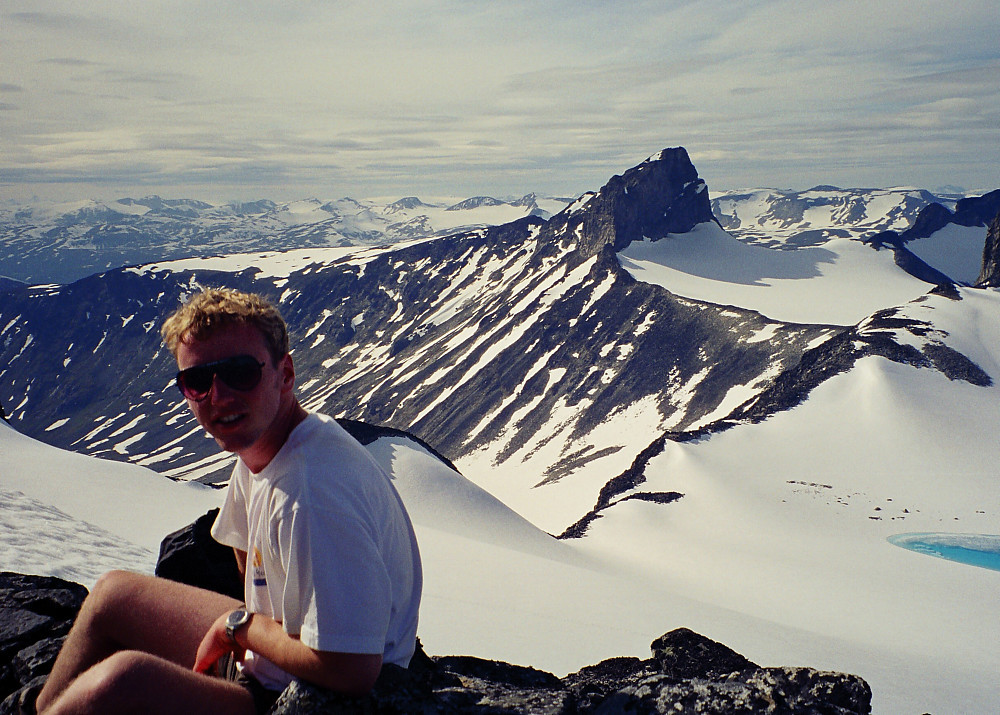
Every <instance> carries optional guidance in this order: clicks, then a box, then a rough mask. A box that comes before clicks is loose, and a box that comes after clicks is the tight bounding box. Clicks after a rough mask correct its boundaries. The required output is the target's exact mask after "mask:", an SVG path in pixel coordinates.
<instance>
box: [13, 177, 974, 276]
mask: <svg viewBox="0 0 1000 715" xmlns="http://www.w3.org/2000/svg"><path fill="white" fill-rule="evenodd" d="M964 198H967V197H966V195H964V194H954V193H951V194H933V193H931V192H929V191H925V190H922V189H913V188H893V189H840V188H837V187H833V186H817V187H814V188H812V189H809V190H807V191H781V190H777V189H755V190H746V191H724V192H721V193H718V194H713V197H712V199H711V209H712V213H713V214H714V215H715V217H716V219H717V220H718V221H719V223H720V224H721V225H722V227H723V228H725V229H726V230H727V231H728V232H729V233H730V234H731V235H733V236H734V237H736V238H738V239H740V240H742V241H744V242H747V243H752V244H755V245H761V246H768V247H778V248H780V247H786V248H794V247H802V246H809V245H819V244H822V243H824V242H825V241H828V240H830V239H831V238H836V237H843V238H865V237H870V236H873V235H877V234H880V233H883V232H886V231H895V232H902V231H905V230H907V229H909V228H910V227H912V226H913V225H914V223H915V222H916V219H917V216H918V215H919V213H920V212H921V210H923V209H924V208H925V207H927V206H930V205H934V204H936V205H937V206H938V207H939V209H940V210H943V211H945V212H948V211H950V210H953V209H954V207H955V205H956V203H957V202H958V201H960V200H961V199H964ZM572 201H573V199H570V198H556V197H539V196H536V195H535V194H526V195H525V196H522V197H521V198H519V199H509V200H501V199H496V198H493V197H489V196H477V197H473V198H468V199H464V200H457V199H456V200H447V201H440V200H435V201H429V202H424V201H422V200H421V199H419V198H417V197H415V196H410V197H405V198H401V199H399V200H396V201H392V202H379V201H370V200H355V199H351V198H343V199H339V200H334V201H321V200H319V199H315V198H308V199H302V200H299V201H292V202H285V203H276V202H274V201H270V200H266V199H264V200H259V201H252V202H233V203H228V204H221V205H216V204H210V203H206V202H204V201H198V200H194V199H164V198H161V197H159V196H146V197H144V198H138V199H136V198H120V199H117V200H113V201H96V200H95V201H84V202H75V203H40V204H33V205H11V206H8V207H5V208H0V290H2V289H4V287H5V286H6V285H11V284H12V283H11V282H12V281H13V282H15V283H16V282H23V283H33V284H39V283H71V282H73V281H74V280H78V279H80V278H85V277H86V276H89V275H92V274H94V273H100V272H102V271H105V270H110V269H113V268H120V267H122V266H132V265H141V264H145V263H149V262H152V261H162V260H172V259H180V258H192V257H203V256H215V255H224V254H231V253H256V252H261V251H287V250H291V249H296V248H318V247H332V246H341V247H343V246H384V245H389V244H392V243H396V242H398V241H401V240H409V239H414V238H422V237H429V236H441V235H447V234H453V233H458V232H461V231H463V230H471V229H473V228H479V227H484V226H494V225H500V224H504V223H509V222H511V221H515V220H517V219H519V218H523V217H525V216H529V215H530V216H537V217H539V218H543V219H545V218H549V217H551V216H552V215H554V214H556V213H558V212H559V211H561V210H562V209H564V208H565V207H566V206H567V205H568V204H570V203H572ZM938 213H940V211H939V212H938Z"/></svg>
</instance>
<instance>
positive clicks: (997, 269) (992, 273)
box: [976, 212, 1000, 288]
mask: <svg viewBox="0 0 1000 715" xmlns="http://www.w3.org/2000/svg"><path fill="white" fill-rule="evenodd" d="M976 286H977V287H978V288H1000V212H998V213H997V215H996V216H994V217H993V221H992V222H991V223H990V227H989V229H988V230H987V232H986V245H985V246H983V268H982V270H981V271H980V273H979V280H977V281H976Z"/></svg>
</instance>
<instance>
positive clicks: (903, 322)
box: [559, 219, 1000, 538]
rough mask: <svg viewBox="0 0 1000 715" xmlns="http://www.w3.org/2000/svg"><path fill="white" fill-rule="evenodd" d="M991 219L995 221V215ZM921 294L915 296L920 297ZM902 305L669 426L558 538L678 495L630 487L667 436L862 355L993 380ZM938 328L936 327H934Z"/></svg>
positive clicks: (722, 423) (680, 437) (821, 376)
mask: <svg viewBox="0 0 1000 715" xmlns="http://www.w3.org/2000/svg"><path fill="white" fill-rule="evenodd" d="M994 224H1000V219H998V221H995V222H994ZM931 293H932V294H937V295H941V296H945V297H947V298H949V299H951V300H962V298H961V295H960V294H959V293H958V291H957V290H956V289H955V287H954V286H953V285H951V284H947V285H942V286H938V287H937V288H935V289H933V290H932V291H931ZM925 299H926V296H925V297H923V298H920V299H918V301H923V300H925ZM902 310H903V309H902V308H888V309H885V310H881V311H878V312H877V313H875V314H874V315H872V316H871V317H870V318H869V319H867V320H866V321H864V322H863V323H862V324H861V325H858V326H854V327H852V328H850V329H848V330H845V331H843V332H841V333H839V334H838V335H836V336H834V337H833V338H831V339H829V340H827V341H826V342H824V343H823V344H822V345H819V346H817V347H815V348H813V349H811V350H808V351H807V352H806V353H805V354H804V355H803V356H802V359H801V360H800V361H799V363H798V364H797V365H795V366H794V367H792V368H790V369H788V370H785V371H784V372H782V373H781V374H780V375H778V376H777V377H776V378H775V379H774V381H773V382H771V384H770V385H768V387H767V388H766V389H764V390H763V391H761V393H760V394H759V395H757V396H755V397H753V398H751V399H749V400H747V401H746V402H744V403H743V404H741V405H740V406H738V407H737V408H736V409H734V410H733V411H732V412H731V413H730V414H729V415H727V416H726V417H725V418H723V419H721V420H717V421H715V422H712V423H710V424H708V425H706V426H704V427H702V428H699V429H696V430H687V431H678V430H671V431H668V432H666V433H664V434H663V435H661V436H659V437H657V438H656V439H654V440H653V441H652V442H651V443H650V444H649V446H647V447H646V448H645V449H644V450H643V451H642V452H640V453H639V454H638V455H637V456H636V458H635V460H634V461H633V463H632V464H631V465H630V466H629V468H628V469H626V470H625V471H624V472H622V473H621V474H619V475H618V476H616V477H614V478H612V479H610V480H609V481H608V482H607V484H605V485H604V487H603V488H602V489H601V491H600V494H599V496H598V499H597V503H596V504H595V505H594V507H593V508H592V509H591V510H590V511H589V512H588V513H587V514H585V515H584V516H582V517H581V518H580V519H579V520H578V521H577V522H575V523H574V524H572V525H571V526H569V527H568V528H567V529H566V530H565V531H563V533H562V534H560V535H559V538H579V537H582V536H584V535H585V534H586V532H587V528H588V527H589V526H590V524H592V523H593V521H594V520H595V519H599V518H600V517H601V514H602V512H604V511H605V510H607V509H609V508H611V507H613V506H614V505H615V504H618V503H620V502H622V501H626V500H628V499H644V500H647V501H657V502H660V503H669V502H671V501H675V500H677V499H680V498H681V497H683V494H680V493H678V492H644V491H635V490H636V489H638V488H639V487H640V485H641V484H642V483H643V482H645V480H646V478H645V476H644V472H645V469H646V466H647V465H648V464H649V462H650V460H651V459H653V458H654V457H656V456H657V455H659V454H660V453H661V452H663V450H664V449H665V447H666V443H667V441H673V442H689V441H692V440H696V439H701V438H703V437H707V436H709V435H711V434H714V433H717V432H721V431H723V430H726V429H729V428H730V427H733V426H734V425H738V424H756V423H759V422H763V421H764V420H766V419H767V418H768V417H770V416H771V415H774V414H776V413H778V412H782V411H785V410H790V409H792V408H793V407H796V406H797V405H800V404H801V403H802V402H803V401H804V400H805V399H806V397H808V395H809V393H810V392H811V391H812V390H813V389H814V388H815V387H817V386H818V385H820V384H821V383H823V382H825V381H826V380H828V379H830V378H831V377H834V376H835V375H839V374H841V373H845V372H847V371H849V370H850V369H851V368H853V367H854V365H855V363H857V361H858V360H860V359H861V358H863V357H868V356H872V355H877V356H880V357H884V358H886V359H888V360H891V361H893V362H896V363H900V364H904V365H911V366H913V367H917V368H925V369H932V370H937V371H939V372H941V373H942V374H944V375H946V376H947V377H948V378H949V379H950V380H961V381H963V382H968V383H969V384H972V385H976V386H977V387H990V386H992V385H993V380H992V378H990V376H989V375H988V374H987V373H986V372H985V371H984V370H983V369H982V368H981V367H980V366H979V365H977V364H976V363H974V362H973V361H972V360H970V359H969V358H967V357H966V356H965V355H963V354H961V353H959V352H957V351H956V350H953V349H952V348H950V347H948V346H947V345H945V344H944V343H943V342H941V340H939V339H937V337H935V335H934V333H935V330H934V328H933V326H931V325H930V324H929V323H926V322H923V321H919V320H914V319H913V318H909V317H906V316H904V315H902ZM897 331H900V332H904V333H908V334H909V336H912V337H915V338H920V339H922V340H923V341H924V342H923V345H922V346H921V347H920V348H917V347H915V346H914V345H912V344H910V342H908V341H907V340H906V339H900V340H897V339H896V337H895V336H894V333H895V332H897ZM936 332H937V333H938V334H939V333H940V331H936Z"/></svg>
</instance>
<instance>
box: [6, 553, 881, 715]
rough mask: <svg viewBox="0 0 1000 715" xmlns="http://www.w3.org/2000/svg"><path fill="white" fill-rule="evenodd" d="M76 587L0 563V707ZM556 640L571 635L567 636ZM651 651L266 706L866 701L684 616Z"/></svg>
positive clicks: (528, 707) (426, 666)
mask: <svg viewBox="0 0 1000 715" xmlns="http://www.w3.org/2000/svg"><path fill="white" fill-rule="evenodd" d="M85 594H86V589H85V588H83V587H82V586H80V585H79V584H74V583H70V582H68V581H63V580H61V579H56V578H51V577H42V576H24V575H21V574H13V573H0V604H2V606H0V699H2V702H0V715H7V714H8V713H10V714H16V713H20V712H33V707H32V705H33V703H34V698H35V695H36V694H37V692H38V690H39V689H40V688H41V685H42V683H43V682H44V681H45V677H46V675H47V674H48V672H49V671H50V670H51V668H52V662H53V660H54V659H55V654H56V652H58V648H59V646H60V645H61V643H62V640H63V638H64V637H65V634H66V632H67V631H68V630H69V626H70V624H71V623H72V620H73V618H74V617H75V614H76V612H77V610H78V609H79V606H80V603H82V601H83V597H84V595H85ZM567 647H573V646H572V644H567ZM651 647H652V657H651V658H649V659H646V660H641V659H639V658H612V659H610V660H605V661H603V662H601V663H598V664H597V665H592V666H588V667H586V668H583V669H582V670H580V671H579V672H576V673H572V674H571V675H567V676H566V677H565V678H557V677H556V676H554V675H552V674H551V673H546V672H543V671H540V670H536V669H534V668H528V667H524V666H518V665H511V664H509V663H501V662H497V661H490V660H483V659H481V658H473V657H470V656H433V657H432V656H428V655H426V654H425V653H424V651H423V650H422V649H418V651H417V654H416V655H415V656H414V658H413V662H412V663H411V665H410V667H409V668H407V669H403V668H399V667H395V666H386V667H385V668H384V669H383V672H382V675H381V676H380V677H379V681H378V683H377V684H376V686H375V689H374V691H373V692H372V694H371V695H369V696H367V697H364V698H346V697H342V696H338V695H335V694H332V693H330V692H327V691H322V690H320V689H317V688H313V687H311V686H308V685H304V684H301V683H297V682H296V683H293V684H292V685H291V686H289V688H288V689H287V690H286V691H285V692H284V693H282V695H281V698H280V699H279V700H278V702H277V704H276V705H275V706H274V708H273V709H272V710H271V712H272V713H273V714H274V715H290V714H292V713H297V714H300V715H308V714H311V713H345V714H346V713H352V714H359V713H364V714H366V715H367V714H369V713H371V714H375V713H385V714H387V715H388V714H398V715H422V714H427V715H430V714H432V713H490V714H496V715H500V714H501V713H503V714H510V713H532V714H533V715H571V714H573V713H593V714H594V715H615V714H617V713H634V714H642V713H708V714H714V713H718V714H719V715H722V714H723V713H725V714H726V715H733V714H736V715H741V714H744V713H745V714H747V715H749V714H751V713H753V714H757V713H780V714H785V713H824V714H829V715H841V714H842V715H847V714H849V713H850V714H854V713H861V714H867V713H870V712H871V689H870V688H869V687H868V684H867V683H866V682H865V681H864V680H862V679H861V678H859V677H857V676H854V675H845V674H843V673H829V672H821V671H817V670H813V669H811V668H761V667H760V666H758V665H756V664H754V663H751V662H750V661H749V660H747V659H746V658H744V657H743V656H741V655H740V654H739V653H736V652H734V651H733V650H731V649H729V648H727V647H726V646H724V645H722V644H720V643H716V642H715V641H712V640H710V639H708V638H705V637H704V636H700V635H698V634H697V633H694V632H692V631H690V630H687V629H685V628H681V629H678V630H675V631H671V632H670V633H667V634H666V635H664V636H662V637H660V638H658V639H657V640H655V641H654V642H653V644H652V646H651Z"/></svg>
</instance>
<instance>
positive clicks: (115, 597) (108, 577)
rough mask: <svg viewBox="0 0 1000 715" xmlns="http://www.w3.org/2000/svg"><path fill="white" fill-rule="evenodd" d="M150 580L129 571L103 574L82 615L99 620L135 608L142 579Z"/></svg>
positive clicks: (95, 585)
mask: <svg viewBox="0 0 1000 715" xmlns="http://www.w3.org/2000/svg"><path fill="white" fill-rule="evenodd" d="M143 578H148V577H145V576H141V575H140V574H135V573H131V572H129V571H108V572H107V573H105V574H102V575H101V577H100V578H98V579H97V582H96V583H95V584H94V588H93V589H91V591H90V594H89V595H88V596H87V598H86V600H85V601H84V603H83V608H82V609H81V615H86V616H87V617H88V618H89V619H91V620H99V619H101V618H102V617H104V616H107V615H112V616H113V615H114V614H116V613H117V612H118V611H119V609H122V608H126V609H129V608H134V606H135V603H136V600H137V599H136V598H135V595H136V588H138V583H139V581H140V579H143Z"/></svg>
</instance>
